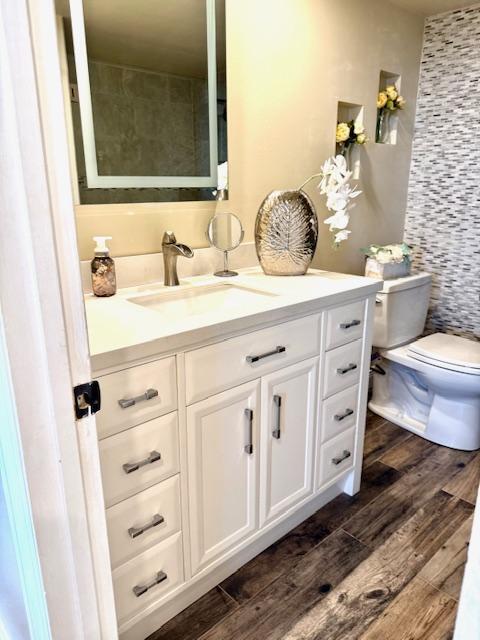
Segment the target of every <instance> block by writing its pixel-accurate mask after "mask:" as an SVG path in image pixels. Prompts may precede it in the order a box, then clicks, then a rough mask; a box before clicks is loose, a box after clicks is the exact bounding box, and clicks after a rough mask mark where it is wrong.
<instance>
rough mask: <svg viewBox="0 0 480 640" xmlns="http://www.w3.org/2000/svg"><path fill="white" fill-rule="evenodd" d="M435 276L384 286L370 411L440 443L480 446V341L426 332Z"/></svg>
mask: <svg viewBox="0 0 480 640" xmlns="http://www.w3.org/2000/svg"><path fill="white" fill-rule="evenodd" d="M430 288H431V276H430V275H429V274H426V273H420V274H418V275H412V276H408V277H405V278H398V279H396V280H387V281H385V282H384V285H383V289H382V291H381V292H379V293H378V294H377V299H376V305H375V321H374V334H373V344H374V346H375V347H376V348H377V349H378V350H379V352H380V356H381V360H380V361H378V362H379V365H377V366H376V367H374V370H375V374H374V379H373V393H372V398H371V401H370V403H369V408H370V409H371V410H372V411H373V412H374V413H376V414H378V415H380V416H382V417H383V418H386V419H387V420H389V421H390V422H393V423H394V424H397V425H399V426H401V427H404V428H405V429H408V430H409V431H411V432H413V433H415V434H417V435H419V436H422V437H423V438H426V439H427V440H430V441H431V442H436V443H437V444H441V445H445V446H447V447H452V448H454V449H463V450H469V451H472V450H474V449H479V448H480V342H475V341H473V340H468V339H466V338H460V337H458V336H451V335H447V334H445V333H434V334H432V335H428V336H425V337H423V338H418V336H421V335H422V333H423V330H424V325H425V320H426V317H427V311H428V302H429V297H430Z"/></svg>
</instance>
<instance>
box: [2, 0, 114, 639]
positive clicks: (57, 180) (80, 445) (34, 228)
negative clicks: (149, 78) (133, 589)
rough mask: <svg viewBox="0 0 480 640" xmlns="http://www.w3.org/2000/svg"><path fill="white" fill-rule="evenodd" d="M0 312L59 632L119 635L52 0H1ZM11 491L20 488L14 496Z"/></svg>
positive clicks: (52, 619) (54, 630) (51, 613)
mask: <svg viewBox="0 0 480 640" xmlns="http://www.w3.org/2000/svg"><path fill="white" fill-rule="evenodd" d="M0 41H1V43H2V49H3V50H2V55H1V57H0V64H1V69H0V138H1V140H2V154H1V155H0V224H1V228H2V233H1V234H0V308H1V311H2V319H3V323H4V327H5V344H6V350H7V355H8V360H9V367H10V373H11V382H12V392H13V394H14V397H15V408H16V412H17V415H18V437H19V439H20V442H21V447H22V454H23V461H24V469H25V480H26V484H27V487H28V492H29V498H30V507H31V514H32V521H33V527H34V531H35V537H36V544H37V549H38V557H39V562H40V569H41V574H42V580H43V586H44V590H45V597H46V606H47V609H48V618H49V623H50V628H51V634H52V637H54V638H55V640H62V639H63V638H68V639H75V640H76V639H77V638H78V640H84V638H89V639H90V638H91V639H92V640H93V639H96V638H99V639H100V638H101V639H106V640H110V639H115V638H118V633H117V623H116V616H115V606H114V599H113V587H112V579H111V571H110V562H109V553H108V540H107V534H106V523H105V514H104V507H103V493H102V486H101V476H100V467H99V461H98V450H97V446H96V441H97V440H96V425H95V418H94V416H90V417H88V418H86V419H83V420H81V421H78V422H77V421H76V419H75V414H74V410H73V394H72V388H73V386H75V385H76V384H79V383H82V382H87V381H88V380H89V379H90V376H91V371H90V357H89V349H88V338H87V329H86V321H85V309H84V304H83V293H82V287H81V279H80V263H79V256H78V249H77V242H76V230H75V214H74V207H73V199H72V192H71V181H70V172H69V156H68V146H67V133H66V125H65V113H64V105H63V96H62V85H61V77H60V63H59V56H58V49H57V36H56V20H55V11H54V4H53V0H48V1H46V2H45V0H18V1H16V2H11V1H10V0H0ZM9 497H13V496H9Z"/></svg>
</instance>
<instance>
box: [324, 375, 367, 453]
mask: <svg viewBox="0 0 480 640" xmlns="http://www.w3.org/2000/svg"><path fill="white" fill-rule="evenodd" d="M357 412H358V384H356V385H354V386H353V387H349V388H348V389H345V390H344V391H340V393H336V394H335V395H333V396H330V398H327V399H326V400H324V401H323V403H322V410H321V429H322V433H321V439H322V442H325V441H326V440H330V438H333V437H334V436H337V435H338V434H339V433H342V432H343V431H346V430H347V429H349V428H350V427H353V426H354V425H355V424H356V423H357Z"/></svg>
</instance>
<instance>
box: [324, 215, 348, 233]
mask: <svg viewBox="0 0 480 640" xmlns="http://www.w3.org/2000/svg"><path fill="white" fill-rule="evenodd" d="M324 222H325V224H329V225H330V231H334V230H335V229H345V228H346V227H347V226H348V223H349V222H350V216H349V215H348V213H347V212H346V211H345V210H343V211H337V212H336V213H335V215H333V216H330V217H329V218H327V219H326V220H325V221H324Z"/></svg>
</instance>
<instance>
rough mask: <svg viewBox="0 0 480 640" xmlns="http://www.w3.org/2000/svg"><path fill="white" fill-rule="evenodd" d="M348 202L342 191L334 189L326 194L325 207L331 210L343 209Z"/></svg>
mask: <svg viewBox="0 0 480 640" xmlns="http://www.w3.org/2000/svg"><path fill="white" fill-rule="evenodd" d="M347 204H348V198H346V197H345V196H344V195H343V194H342V193H339V192H338V191H336V192H335V191H334V192H333V193H329V194H328V195H327V209H333V211H343V210H344V209H346V207H347Z"/></svg>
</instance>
